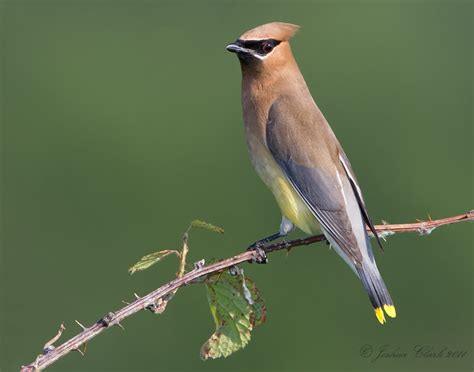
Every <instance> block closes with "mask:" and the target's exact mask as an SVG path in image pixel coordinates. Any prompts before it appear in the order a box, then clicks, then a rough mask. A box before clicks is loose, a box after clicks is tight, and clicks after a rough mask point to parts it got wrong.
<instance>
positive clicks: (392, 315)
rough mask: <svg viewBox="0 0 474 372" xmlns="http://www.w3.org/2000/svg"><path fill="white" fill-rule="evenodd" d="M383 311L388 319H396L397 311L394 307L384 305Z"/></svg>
mask: <svg viewBox="0 0 474 372" xmlns="http://www.w3.org/2000/svg"><path fill="white" fill-rule="evenodd" d="M383 309H384V310H385V312H386V313H387V315H388V316H389V317H390V318H396V316H397V311H396V310H395V306H393V305H387V304H385V305H383Z"/></svg>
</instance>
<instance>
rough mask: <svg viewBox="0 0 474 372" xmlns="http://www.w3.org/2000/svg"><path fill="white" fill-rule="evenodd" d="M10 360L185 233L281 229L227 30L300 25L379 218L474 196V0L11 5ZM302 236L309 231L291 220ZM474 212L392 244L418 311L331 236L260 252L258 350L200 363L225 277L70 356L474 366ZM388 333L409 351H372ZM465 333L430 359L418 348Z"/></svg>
mask: <svg viewBox="0 0 474 372" xmlns="http://www.w3.org/2000/svg"><path fill="white" fill-rule="evenodd" d="M0 12H1V35H0V41H1V50H0V53H1V82H0V84H1V85H0V89H1V99H0V102H1V110H2V112H1V115H2V116H1V120H2V183H1V191H2V216H1V217H2V225H1V226H2V232H1V242H2V251H1V253H2V254H1V282H0V283H1V291H2V292H1V323H0V324H1V328H0V337H1V345H0V366H1V367H0V368H1V370H2V371H4V370H5V371H11V370H17V369H18V367H19V366H20V365H21V364H24V363H28V362H30V361H32V360H33V359H34V357H35V355H37V354H38V353H39V352H40V350H41V346H42V345H43V344H44V343H45V342H46V341H47V340H48V339H49V338H50V337H52V335H53V334H54V333H55V332H56V330H57V328H58V326H59V323H60V322H61V321H65V324H66V327H67V330H66V332H65V336H67V337H70V336H72V335H73V334H75V333H76V332H77V331H79V328H78V327H77V326H76V325H75V323H74V319H78V320H79V321H81V322H82V323H84V324H86V325H89V324H92V323H93V322H95V321H96V320H97V319H98V318H99V317H101V316H102V315H104V314H106V313H107V312H108V311H110V310H114V309H117V308H119V307H120V306H121V305H122V304H121V302H120V301H121V300H122V299H128V300H130V299H131V298H132V297H133V292H137V293H139V294H144V293H146V292H147V291H150V290H152V289H154V288H156V287H158V286H159V285H160V284H162V283H164V282H165V281H167V280H169V279H170V278H171V277H172V276H173V275H174V272H175V271H176V260H174V259H173V258H168V259H167V260H166V261H165V262H163V263H161V264H160V265H159V266H156V267H155V268H153V269H152V270H149V271H147V272H145V273H139V274H136V275H134V276H130V275H129V274H128V273H127V268H128V267H129V266H130V264H132V263H133V262H134V261H136V260H137V259H138V258H139V257H141V256H142V255H144V254H146V253H149V252H152V251H155V250H158V249H172V248H177V247H179V245H180V236H181V234H182V232H183V231H184V230H185V228H186V227H187V225H188V223H189V221H190V220H192V219H194V218H200V219H204V220H207V221H210V222H213V223H215V224H218V225H220V226H222V227H224V228H225V230H226V232H225V234H224V235H223V236H219V235H217V234H213V233H210V232H206V231H195V232H193V233H192V235H191V240H190V245H191V253H190V260H191V261H197V260H198V259H201V258H207V259H210V258H213V257H214V258H223V257H226V256H230V255H233V254H236V253H238V252H240V251H242V250H243V249H244V248H245V247H246V246H247V245H248V244H249V243H250V242H252V241H254V240H255V239H257V238H260V237H263V236H264V235H266V234H269V233H272V232H274V231H275V229H276V228H277V227H278V224H279V220H280V214H279V211H278V209H277V206H276V204H275V202H274V200H273V197H272V196H271V194H270V193H269V192H268V191H267V190H266V189H265V187H264V186H263V184H262V183H261V181H260V180H259V179H258V178H257V176H256V174H255V173H254V171H253V169H252V167H251V165H250V162H249V160H248V156H247V150H246V148H245V142H244V138H243V129H242V116H241V109H240V69H239V67H238V62H237V60H236V58H235V56H234V55H231V54H229V53H227V52H226V51H225V50H224V47H225V45H226V44H227V43H228V42H230V41H233V40H235V39H236V37H237V36H238V35H240V34H241V33H242V32H244V31H245V30H247V29H249V28H251V27H254V26H256V25H258V24H262V23H265V22H269V21H273V20H281V21H288V22H293V23H296V24H299V25H301V26H302V29H301V31H300V33H299V34H298V35H297V36H296V37H295V38H294V40H293V49H294V53H295V56H296V58H297V60H298V62H299V64H300V67H301V69H302V71H303V74H304V75H305V78H306V81H307V83H308V85H309V86H310V89H311V91H312V93H313V95H314V97H315V99H316V101H317V102H318V104H319V106H320V108H321V109H322V111H323V112H324V113H325V115H326V117H327V118H328V120H329V122H330V123H331V125H332V127H333V129H334V131H335V132H336V134H337V136H338V137H339V139H340V140H341V142H342V144H343V146H344V148H345V150H346V152H347V154H348V155H349V157H350V159H351V161H352V164H353V166H354V168H355V171H356V172H357V175H358V178H359V181H360V184H361V187H362V189H363V190H364V195H365V199H366V202H367V204H368V208H369V211H370V213H371V215H372V217H373V220H374V221H376V222H380V221H381V220H382V219H385V220H387V221H389V222H394V223H395V222H409V221H414V220H415V219H417V218H419V219H424V218H427V215H428V214H430V215H431V216H432V217H433V218H438V217H445V216H450V215H455V214H460V213H463V212H466V211H467V210H469V209H471V208H472V206H473V204H472V186H473V185H472V175H473V174H472V170H473V167H472V166H473V164H472V140H473V137H472V115H473V114H472V102H473V93H472V88H473V80H472V78H473V70H472V68H473V67H472V66H473V58H472V56H473V54H472V53H473V45H474V43H473V37H472V35H473V34H472V31H473V28H472V26H473V5H472V2H467V1H466V2H462V1H363V2H359V1H357V2H356V1H351V2H349V1H324V2H316V1H314V2H309V1H279V2H268V1H265V2H264V1H260V2H251V1H245V2H244V1H241V2H227V1H214V2H197V1H195V2H192V1H186V2H184V1H178V2H171V1H169V2H167V1H129V2H118V1H85V0H84V1H56V2H54V1H5V0H3V1H2V2H1V7H0ZM298 235H302V234H300V233H294V235H293V236H298ZM472 237H473V235H472V225H470V224H459V225H454V226H447V227H443V228H440V229H439V230H436V231H435V232H434V233H433V234H431V235H430V236H426V237H419V236H417V235H416V234H406V235H397V236H394V237H391V238H390V239H389V240H388V242H387V243H386V244H385V253H384V254H380V252H379V251H377V252H376V256H377V259H378V265H379V268H380V269H381V272H382V273H383V276H384V278H385V281H386V283H387V285H388V287H389V289H390V292H391V294H392V297H393V299H394V301H395V303H396V305H397V310H398V314H399V316H398V317H397V319H395V320H390V321H389V322H388V323H387V324H386V325H384V326H381V325H380V324H378V322H377V321H376V319H375V316H374V314H373V311H372V310H371V306H370V304H369V301H368V299H367V296H366V294H365V293H364V290H363V289H362V286H361V285H360V283H359V282H358V280H356V278H355V277H354V275H353V273H352V272H351V271H350V270H349V269H348V268H347V267H346V266H345V265H344V263H343V262H342V260H340V259H339V258H338V257H337V256H336V255H335V254H334V253H333V252H331V251H329V250H328V248H327V246H325V245H322V244H319V245H314V246H310V247H305V248H301V249H296V250H294V251H292V253H291V254H290V255H287V254H285V253H277V254H273V255H271V257H270V264H269V265H260V266H257V265H245V270H246V273H247V274H248V275H249V276H251V277H252V278H253V279H254V280H255V281H256V282H257V284H258V285H259V288H260V290H261V291H262V292H263V296H264V297H265V299H266V303H267V305H268V320H267V323H266V324H265V325H263V326H262V327H260V328H258V329H257V330H256V331H255V332H254V334H253V338H252V341H251V343H250V344H249V345H248V347H247V348H246V349H245V350H244V351H241V352H238V353H237V354H234V355H232V356H231V357H230V358H228V359H222V360H215V361H208V362H202V361H201V360H200V359H199V348H200V346H201V344H202V343H203V342H204V341H205V340H206V339H207V337H208V336H209V335H210V334H211V333H212V331H213V327H214V325H213V321H212V318H211V315H210V313H209V311H208V305H207V300H206V296H205V290H204V288H203V287H200V286H193V287H189V288H185V289H183V290H182V291H181V292H180V293H179V295H178V296H177V297H176V298H175V299H174V300H173V301H172V302H171V303H170V304H169V307H168V309H167V311H166V312H165V313H164V314H163V315H161V316H154V315H152V314H151V313H147V312H143V313H140V314H138V315H137V316H135V317H133V318H131V319H129V320H127V321H126V322H125V323H124V326H125V331H121V330H120V329H118V328H116V329H112V330H110V331H108V332H106V333H105V334H103V335H101V336H100V337H98V338H96V339H95V340H94V341H93V342H92V343H91V344H90V345H89V347H88V352H87V354H86V357H85V358H82V357H81V356H80V355H79V354H78V353H73V354H72V355H69V356H67V357H66V358H64V359H63V360H61V361H59V362H58V363H57V364H55V365H54V367H52V368H51V370H52V371H54V370H56V371H66V370H68V371H101V370H123V371H135V370H143V371H144V370H159V371H167V370H188V371H190V370H204V371H222V370H235V371H237V370H249V371H260V370H282V371H283V370H285V371H295V370H307V371H310V370H320V371H325V370H335V371H342V370H344V371H348V370H358V371H361V370H364V371H366V370H374V371H384V370H406V371H408V370H445V371H448V370H449V371H455V370H472V366H473V358H472V353H473V348H472V331H473V324H472V315H473V309H472V294H473V281H472V268H473V261H472V248H473V245H472ZM365 344H369V345H372V347H373V349H374V355H375V353H376V351H377V350H378V349H379V348H380V347H382V345H385V344H388V345H390V348H391V350H392V351H396V350H398V352H400V353H403V352H406V353H408V355H407V357H405V358H403V357H402V358H384V359H383V360H380V359H379V360H375V361H372V359H373V357H371V358H363V357H361V356H360V348H361V346H362V345H365ZM417 344H423V345H430V346H433V347H434V348H435V350H440V349H443V348H444V347H446V348H448V349H452V350H461V351H467V355H466V356H465V357H464V358H461V359H454V360H450V359H446V358H441V359H436V358H416V357H415V356H414V353H413V347H414V346H415V345H417Z"/></svg>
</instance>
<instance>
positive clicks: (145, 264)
mask: <svg viewBox="0 0 474 372" xmlns="http://www.w3.org/2000/svg"><path fill="white" fill-rule="evenodd" d="M173 253H174V254H176V255H177V256H178V257H179V252H178V251H175V250H173V249H165V250H164V251H159V252H154V253H150V254H147V255H146V256H143V257H142V258H140V261H138V262H137V263H136V264H135V265H133V266H132V267H130V268H129V269H128V272H129V273H130V274H133V273H135V272H136V271H143V270H146V269H148V268H149V267H150V266H152V265H154V264H156V263H157V262H158V261H160V260H162V259H163V258H165V257H166V256H169V255H170V254H173Z"/></svg>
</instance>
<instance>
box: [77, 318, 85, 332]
mask: <svg viewBox="0 0 474 372" xmlns="http://www.w3.org/2000/svg"><path fill="white" fill-rule="evenodd" d="M74 321H75V322H76V323H77V325H78V326H79V327H81V328H82V330H83V331H85V330H86V329H87V328H86V327H85V326H84V325H83V324H82V323H81V322H79V320H74Z"/></svg>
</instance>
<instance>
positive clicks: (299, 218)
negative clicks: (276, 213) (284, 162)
mask: <svg viewBox="0 0 474 372" xmlns="http://www.w3.org/2000/svg"><path fill="white" fill-rule="evenodd" d="M265 150H266V149H265ZM265 150H264V151H261V152H260V156H258V157H254V158H253V159H252V163H253V165H254V167H255V169H256V171H257V173H258V174H259V176H260V178H261V179H262V180H263V182H265V184H266V185H267V186H268V188H269V189H270V190H271V191H272V193H273V195H274V196H275V199H276V201H277V203H278V206H279V207H280V209H281V212H282V214H283V215H284V216H285V217H286V218H288V219H289V220H290V221H291V222H292V223H293V224H294V225H295V226H296V227H298V228H299V229H300V230H302V231H304V232H305V233H307V234H318V233H320V232H321V230H320V228H319V223H318V221H317V220H316V218H315V217H314V215H313V214H312V213H311V211H310V209H309V208H308V207H307V205H306V204H305V202H304V201H303V200H302V199H301V197H300V196H299V195H298V193H297V192H296V190H295V189H294V187H293V186H292V185H291V184H290V182H289V181H288V179H287V177H286V176H285V174H284V172H283V170H282V169H281V167H280V166H279V165H278V164H277V162H276V161H275V160H274V159H273V157H272V156H271V154H270V153H267V151H268V150H267V151H265Z"/></svg>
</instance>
